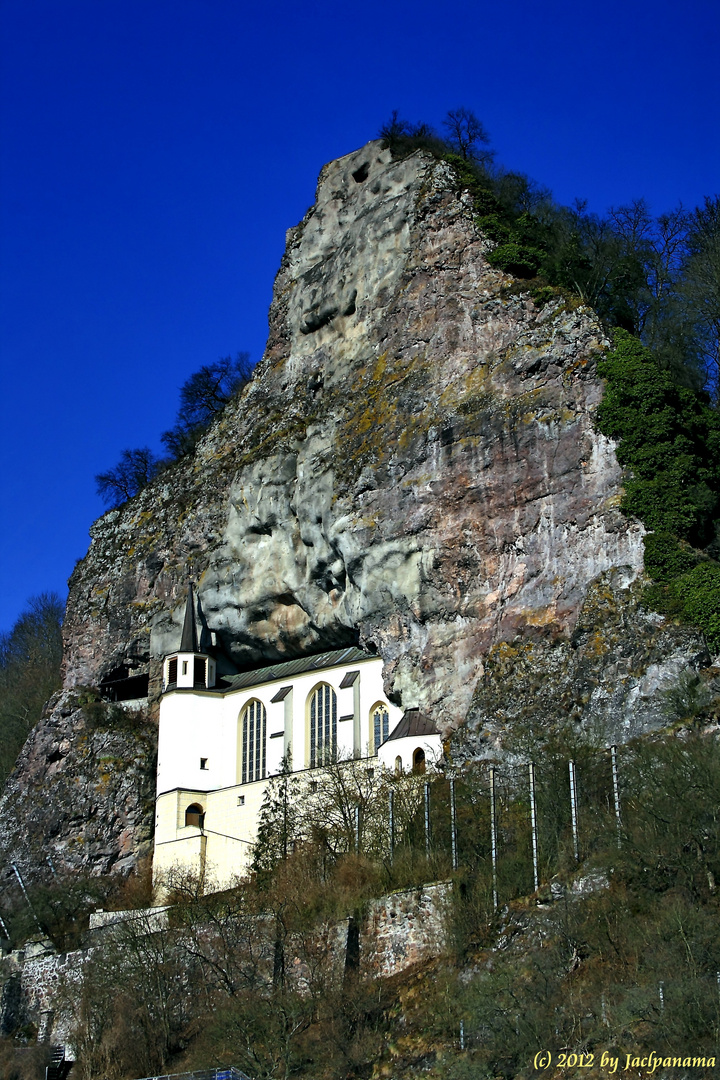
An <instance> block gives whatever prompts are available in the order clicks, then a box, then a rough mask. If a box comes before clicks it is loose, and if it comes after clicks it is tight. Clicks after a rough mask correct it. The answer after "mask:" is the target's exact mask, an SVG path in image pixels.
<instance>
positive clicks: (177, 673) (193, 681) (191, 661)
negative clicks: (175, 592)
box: [163, 582, 215, 691]
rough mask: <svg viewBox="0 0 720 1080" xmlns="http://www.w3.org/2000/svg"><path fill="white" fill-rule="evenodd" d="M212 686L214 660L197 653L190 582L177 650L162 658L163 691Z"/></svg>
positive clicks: (206, 688)
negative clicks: (163, 659)
mask: <svg viewBox="0 0 720 1080" xmlns="http://www.w3.org/2000/svg"><path fill="white" fill-rule="evenodd" d="M214 685H215V660H214V659H213V658H212V656H210V654H209V653H204V652H200V650H199V648H198V634H197V624H196V617H195V597H194V593H193V586H192V582H190V585H189V587H188V595H187V604H186V605H185V619H184V621H183V628H182V636H181V638H180V648H179V650H178V651H177V652H175V653H171V654H170V655H169V656H166V657H165V661H164V664H163V691H168V690H208V689H210V688H211V687H213V686H214Z"/></svg>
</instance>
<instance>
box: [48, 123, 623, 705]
mask: <svg viewBox="0 0 720 1080" xmlns="http://www.w3.org/2000/svg"><path fill="white" fill-rule="evenodd" d="M487 246H488V245H487V241H486V240H485V239H484V238H483V236H482V235H481V234H480V233H479V232H478V230H477V228H476V226H475V225H474V223H473V215H472V209H471V204H470V201H469V198H468V197H467V196H466V195H464V194H463V192H462V190H460V189H459V188H458V184H457V182H456V179H455V176H454V174H453V172H452V170H451V169H450V168H449V167H448V166H447V165H446V164H444V163H441V162H437V161H435V160H433V159H432V158H430V157H429V156H427V155H425V154H424V153H420V152H419V153H416V154H413V155H412V156H411V157H409V158H407V159H405V160H402V161H393V160H392V158H391V155H390V153H389V151H387V150H382V149H381V146H380V144H379V143H370V144H369V145H368V146H366V147H364V148H363V149H362V150H359V151H357V152H356V153H354V154H350V155H348V156H347V157H345V158H341V159H340V160H339V161H336V162H333V163H332V164H330V165H328V166H326V168H325V169H323V171H322V174H321V176H320V182H319V185H318V191H317V200H316V203H315V205H314V206H313V208H312V209H311V210H310V211H309V212H308V214H307V215H306V217H305V219H304V220H303V221H302V222H301V224H300V225H299V226H298V227H297V228H295V229H292V230H290V231H289V233H288V240H287V249H286V253H285V256H284V258H283V262H282V265H281V268H280V272H279V274H278V276H277V279H276V283H275V293H274V300H273V304H272V308H271V311H270V337H269V341H268V346H267V351H266V354H265V357H264V358H263V360H262V362H261V363H260V365H259V367H258V370H257V372H256V375H255V378H254V379H253V381H252V382H251V384H250V385H249V386H248V387H247V389H246V391H245V392H244V393H243V395H242V396H241V398H240V400H239V401H237V402H236V403H235V404H233V405H232V406H231V407H230V408H229V409H228V410H227V411H226V414H225V415H224V416H223V418H222V421H221V422H220V423H219V424H218V425H217V426H216V427H215V428H214V429H213V430H212V431H211V432H210V434H209V435H208V436H207V437H206V438H205V440H204V441H203V442H202V444H201V445H200V447H199V448H198V451H197V453H196V455H195V456H194V458H193V459H192V460H190V461H187V462H181V463H180V464H179V465H178V466H176V467H175V468H174V469H173V471H172V472H171V473H169V474H166V475H165V476H164V477H162V478H161V479H160V480H159V481H158V482H157V483H156V484H154V485H152V486H151V487H150V488H147V489H146V490H145V491H144V492H143V493H142V494H141V495H140V496H139V497H138V498H136V499H134V500H132V502H130V503H128V504H127V505H126V506H125V507H123V508H122V509H121V510H118V511H114V512H112V513H109V514H106V515H105V517H103V518H102V519H101V520H100V521H99V522H97V524H96V525H95V526H94V527H93V530H92V536H93V540H92V544H91V547H90V551H89V553H88V555H87V557H86V558H85V559H84V560H83V562H82V563H81V564H80V565H79V567H78V568H77V570H76V571H75V574H74V575H73V578H72V582H71V594H70V601H69V604H68V612H67V619H66V623H65V636H66V664H67V683H68V684H69V685H72V684H75V683H95V682H97V681H98V680H99V678H100V677H101V676H103V675H107V673H108V672H110V671H112V670H113V669H116V668H119V667H121V666H122V665H123V664H124V663H126V662H127V660H128V659H130V662H131V664H132V663H135V664H143V665H145V664H149V665H150V666H151V668H152V666H153V665H154V664H155V663H156V662H157V660H158V659H159V658H160V656H161V655H162V654H163V652H164V651H166V650H169V649H171V648H173V647H176V638H177V633H178V627H179V621H180V618H181V613H182V606H183V599H184V595H185V591H186V583H187V580H188V578H189V576H190V575H193V576H195V577H196V578H197V579H198V594H199V598H200V604H201V608H202V612H203V616H204V619H205V621H206V624H207V627H208V629H209V630H210V631H212V632H214V633H215V634H216V635H217V638H218V640H219V642H220V644H221V646H222V649H223V651H224V653H225V656H226V661H227V664H228V665H233V666H236V667H240V668H242V667H243V666H251V665H254V664H256V663H258V662H262V660H264V659H267V660H274V659H276V658H278V657H281V656H291V655H294V654H297V653H299V652H307V651H313V650H319V649H322V648H325V647H328V646H330V645H335V644H337V643H339V642H345V641H351V640H356V639H357V637H358V636H359V638H360V640H361V642H362V643H363V644H365V645H368V646H370V647H375V648H376V649H377V650H378V651H379V653H380V654H381V655H382V657H383V659H384V660H385V663H386V684H387V688H388V691H389V692H390V693H391V694H392V696H393V698H394V699H395V700H396V701H398V702H399V703H402V704H403V705H406V706H410V705H420V706H422V707H431V708H432V709H433V711H434V713H435V715H436V716H437V717H438V719H439V720H441V721H442V722H444V723H445V724H449V725H457V724H459V723H461V722H462V720H463V718H464V715H465V712H466V710H467V706H468V704H469V701H470V699H471V696H472V693H473V690H474V687H475V683H476V681H477V678H478V676H479V674H480V673H481V672H482V666H483V657H484V656H485V655H486V654H487V652H488V650H489V648H490V647H491V646H492V645H493V643H495V642H497V641H499V640H504V639H511V638H513V637H515V636H516V635H517V634H522V635H530V636H537V635H541V636H547V635H549V634H550V635H557V634H560V635H567V634H568V633H570V632H571V631H572V629H573V627H574V624H575V621H576V618H577V614H578V611H579V608H580V605H581V603H582V601H583V598H584V596H585V593H586V590H587V586H588V583H589V582H590V581H592V580H593V579H594V578H595V577H596V576H597V575H598V574H599V573H602V572H603V571H605V570H607V569H609V568H611V567H614V566H620V565H627V566H629V567H630V568H631V571H630V572H631V575H632V574H634V573H635V572H637V570H638V569H639V568H640V567H641V565H642V542H641V530H640V529H639V528H638V527H637V526H633V525H629V524H628V523H627V521H626V520H625V519H624V518H623V517H622V515H621V514H620V512H619V510H618V508H617V504H618V499H619V491H620V483H621V474H620V469H619V468H618V465H617V462H616V460H615V455H614V452H613V447H612V445H611V444H610V443H609V442H608V440H607V439H606V438H604V437H603V436H602V435H600V434H598V433H597V432H596V431H595V429H594V427H593V410H594V408H595V406H596V405H597V403H598V401H599V400H600V397H601V394H602V389H601V385H600V382H599V380H598V379H597V377H596V374H595V364H596V359H597V357H598V355H599V354H600V352H601V350H602V348H603V346H604V345H605V341H604V338H603V335H602V332H601V329H600V327H599V325H598V323H597V321H596V319H595V318H594V316H593V315H592V313H591V312H589V311H587V310H586V309H583V308H580V307H577V308H573V306H572V305H568V304H567V303H565V302H564V301H563V300H562V299H559V300H558V301H557V302H555V303H551V304H549V305H547V306H546V307H545V308H543V309H542V310H537V309H536V307H535V306H534V304H533V303H532V301H531V300H530V298H529V296H528V295H527V293H524V292H523V291H522V290H519V289H518V288H517V282H515V281H514V279H512V278H510V277H508V276H507V275H504V274H502V273H501V272H498V271H496V270H493V269H491V268H490V267H489V266H488V264H487V262H486V261H485V259H484V257H483V253H484V252H485V251H486V249H487Z"/></svg>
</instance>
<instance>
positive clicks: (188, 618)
mask: <svg viewBox="0 0 720 1080" xmlns="http://www.w3.org/2000/svg"><path fill="white" fill-rule="evenodd" d="M197 651H198V642H197V630H196V629H195V603H194V599H193V587H192V581H191V582H190V585H189V586H188V595H187V604H186V605H185V621H184V622H183V628H182V637H181V638H180V652H183V653H196V652H197Z"/></svg>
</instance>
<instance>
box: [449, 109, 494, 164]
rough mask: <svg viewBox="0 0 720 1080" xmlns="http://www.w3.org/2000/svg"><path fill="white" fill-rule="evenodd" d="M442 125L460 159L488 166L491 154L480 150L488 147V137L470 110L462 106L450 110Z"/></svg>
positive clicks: (491, 157) (492, 155)
mask: <svg viewBox="0 0 720 1080" xmlns="http://www.w3.org/2000/svg"><path fill="white" fill-rule="evenodd" d="M442 124H443V127H444V128H445V131H446V132H447V134H448V141H449V142H450V145H451V146H452V148H453V150H455V151H456V152H457V153H458V154H459V155H460V157H463V158H465V159H466V160H467V161H480V162H482V163H483V164H489V163H490V162H491V161H492V159H493V157H494V154H493V152H492V151H491V150H482V149H481V147H489V145H490V136H489V135H488V133H487V131H486V130H485V128H484V126H483V124H482V123H481V121H480V120H478V118H477V116H476V115H475V113H474V112H472V111H471V110H470V109H466V108H465V107H464V106H461V107H460V108H457V109H450V110H449V111H448V113H447V114H446V116H445V119H444V120H443V122H442Z"/></svg>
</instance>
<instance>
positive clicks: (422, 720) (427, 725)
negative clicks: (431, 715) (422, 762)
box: [385, 709, 440, 742]
mask: <svg viewBox="0 0 720 1080" xmlns="http://www.w3.org/2000/svg"><path fill="white" fill-rule="evenodd" d="M439 734H440V732H439V731H438V729H437V728H436V727H435V725H434V724H433V722H432V720H430V719H428V717H427V716H425V713H421V712H420V710H419V709H406V710H405V712H404V713H403V718H402V720H401V721H400V722H399V724H398V725H397V727H395V728H393V730H392V731H391V733H390V734H389V735H388V737H387V739H386V740H385V742H392V740H393V739H405V738H407V737H408V736H411V737H412V738H418V737H419V736H421V735H439Z"/></svg>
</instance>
